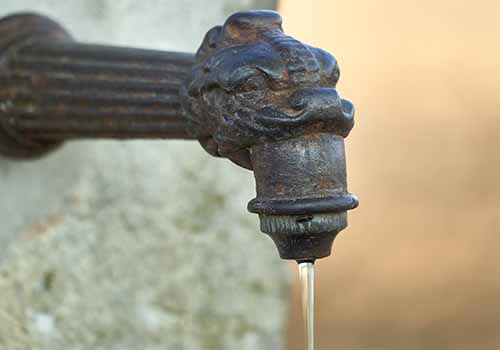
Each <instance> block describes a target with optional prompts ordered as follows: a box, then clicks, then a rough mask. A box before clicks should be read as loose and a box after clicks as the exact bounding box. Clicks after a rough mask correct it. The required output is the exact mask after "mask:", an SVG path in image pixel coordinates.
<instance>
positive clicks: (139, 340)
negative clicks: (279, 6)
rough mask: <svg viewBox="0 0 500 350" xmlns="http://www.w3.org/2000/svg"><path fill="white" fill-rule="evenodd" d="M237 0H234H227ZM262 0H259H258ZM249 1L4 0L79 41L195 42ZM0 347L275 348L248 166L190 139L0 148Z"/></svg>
mask: <svg viewBox="0 0 500 350" xmlns="http://www.w3.org/2000/svg"><path fill="white" fill-rule="evenodd" d="M235 4H238V5H239V6H236V5H235ZM259 6H260V5H259ZM249 7H255V2H253V1H229V0H212V1H210V6H208V5H207V2H204V1H201V0H200V1H188V0H184V1H169V2H165V1H160V0H156V1H155V0H150V1H134V0H121V1H116V0H99V1H98V0H92V1H87V0H80V1H55V0H43V1H42V0H29V1H28V0H22V1H21V0H3V1H2V6H1V8H0V15H5V14H7V13H12V12H15V11H19V10H31V11H38V12H43V13H45V14H49V15H51V16H53V17H55V18H58V19H60V20H62V22H63V23H64V25H65V26H66V27H67V28H68V29H69V30H70V32H71V33H73V34H74V35H75V37H76V38H78V39H79V40H86V41H93V42H102V43H114V44H123V45H134V46H142V47H152V48H155V47H156V48H162V49H172V50H181V51H193V50H195V49H196V47H197V46H198V45H199V43H200V42H201V40H202V38H203V34H204V33H205V32H206V30H208V29H209V28H210V27H211V26H212V25H214V24H219V23H221V22H222V21H223V19H224V18H225V17H226V16H227V15H228V13H229V12H230V11H234V10H237V9H238V8H249ZM0 191H1V192H0V193H1V194H2V197H1V199H0V213H1V214H0V220H1V226H0V296H1V297H0V349H9V350H16V349H33V350H35V349H40V350H42V349H51V350H59V349H61V350H62V349H71V350H73V349H106V350H112V349H120V350H121V349H127V350H132V349H147V350H151V349H155V350H156V349H176V350H177V349H187V350H196V349H203V350H205V349H208V350H210V349H214V350H215V349H217V350H220V349H243V350H244V349H249V350H250V349H279V348H281V346H282V333H283V326H284V320H285V316H286V304H287V276H286V268H285V264H284V263H283V262H282V261H281V260H279V259H278V256H277V254H276V251H275V248H274V246H273V244H272V243H271V241H270V240H269V239H268V238H267V237H266V236H264V235H262V234H259V232H258V222H257V218H256V217H254V216H252V215H250V214H248V213H247V212H246V210H245V207H246V202H247V201H248V200H249V199H250V198H252V197H253V196H254V183H253V178H252V174H251V173H250V172H248V171H245V170H242V169H239V168H237V167H236V166H234V165H232V164H231V163H230V162H228V161H226V160H220V159H214V158H211V157H210V156H208V155H207V154H205V153H204V152H203V151H202V150H201V147H200V146H199V145H198V144H197V143H195V142H183V141H168V142H167V141H164V142H159V141H155V142H151V141H148V142H143V141H134V142H123V143H119V142H112V141H100V142H96V141H93V142H74V143H69V144H67V145H65V146H64V147H63V148H62V149H61V150H60V151H58V152H56V153H54V154H53V155H51V156H49V157H47V158H45V159H42V160H39V161H36V162H28V163H21V162H12V161H9V160H6V159H0Z"/></svg>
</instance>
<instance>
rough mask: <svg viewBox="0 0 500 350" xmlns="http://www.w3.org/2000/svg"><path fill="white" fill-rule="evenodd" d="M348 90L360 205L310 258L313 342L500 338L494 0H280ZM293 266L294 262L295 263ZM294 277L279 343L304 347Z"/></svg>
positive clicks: (287, 21) (343, 344) (473, 345)
mask: <svg viewBox="0 0 500 350" xmlns="http://www.w3.org/2000/svg"><path fill="white" fill-rule="evenodd" d="M279 9H280V12H281V13H282V15H283V17H284V27H285V31H287V33H289V34H291V35H293V36H295V37H297V38H298V39H300V40H302V41H305V42H307V43H311V44H313V45H315V46H319V47H323V48H325V49H327V50H328V51H330V52H332V53H333V54H334V55H335V56H336V57H337V59H338V61H339V63H340V68H341V71H342V76H341V80H340V83H339V85H338V87H339V91H340V93H341V94H342V95H343V96H344V97H346V98H349V99H351V100H352V101H354V103H355V105H356V108H357V114H356V118H357V125H356V127H355V128H354V130H353V132H352V133H351V135H350V137H349V138H348V139H347V160H348V179H349V184H350V190H351V191H352V192H353V193H355V194H357V195H358V196H359V198H360V203H361V205H360V207H359V208H358V209H357V210H355V211H353V212H352V213H351V214H350V226H349V228H348V229H347V230H346V231H344V232H343V233H342V234H341V235H340V236H339V237H338V239H337V241H336V243H335V245H334V254H333V256H332V257H330V258H329V259H324V260H322V261H319V262H318V263H317V268H318V269H317V278H318V280H317V303H318V305H317V309H316V310H317V329H318V339H317V346H318V348H319V349H320V350H326V349H328V350H329V349H343V350H347V349H352V350H358V349H426V350H429V349H440V350H441V349H453V350H456V349H483V350H484V349H499V348H500V267H499V263H500V257H499V254H498V250H499V247H500V237H498V233H499V231H500V215H499V209H500V183H499V179H500V165H499V164H498V160H499V159H500V156H499V155H498V152H497V150H498V148H499V146H500V113H499V109H500V96H499V92H500V47H499V39H500V2H499V1H493V0H492V1H487V0H478V1H474V2H469V1H463V0H441V1H436V0H420V1H409V0H383V1H377V0H315V1H299V0H282V1H281V3H280V5H279ZM291 268H295V267H294V266H292V265H291ZM297 287H298V284H297V283H295V289H294V293H293V300H292V311H291V317H290V325H289V336H288V343H289V346H288V349H289V350H298V349H303V348H304V347H303V342H302V341H303V340H302V323H301V319H300V309H299V304H300V301H299V294H298V290H297Z"/></svg>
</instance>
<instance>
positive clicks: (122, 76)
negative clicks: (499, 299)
mask: <svg viewBox="0 0 500 350" xmlns="http://www.w3.org/2000/svg"><path fill="white" fill-rule="evenodd" d="M338 79H339V69H338V66H337V62H336V60H335V58H334V57H333V56H332V55H330V54H329V53H327V52H325V51H323V50H321V49H317V48H314V47H311V46H308V45H306V44H303V43H301V42H299V41H297V40H295V39H293V38H292V37H290V36H287V35H285V34H284V33H283V30H282V27H281V17H280V16H279V15H278V14H277V13H276V12H272V11H246V12H238V13H236V14H234V15H232V16H231V17H229V18H228V19H227V21H226V22H225V24H224V25H223V26H216V27H214V28H212V29H211V30H210V31H209V32H208V33H207V34H206V36H205V39H204V40H203V43H202V45H201V47H200V49H199V50H198V52H197V53H196V55H193V54H188V53H177V52H161V51H152V50H139V49H133V48H119V47H110V46H99V45H89V44H81V43H77V42H75V41H74V40H73V39H72V38H71V36H70V35H69V34H68V32H67V31H66V30H64V29H63V28H62V27H61V26H60V25H59V24H57V23H55V22H54V21H52V20H50V19H48V18H46V17H43V16H40V15H35V14H18V15H13V16H9V17H6V18H3V19H2V20H0V123H1V124H0V153H2V154H3V155H5V156H8V157H11V158H17V159H30V158H36V157H40V156H42V155H45V154H47V153H48V152H50V151H52V150H54V149H55V148H57V147H58V146H60V145H61V143H63V142H64V141H67V140H72V139H79V138H113V139H196V140H199V142H200V143H201V145H202V146H203V148H204V149H205V150H206V151H207V152H208V153H210V154H211V155H213V156H216V157H226V158H229V159H230V160H231V161H233V162H234V163H236V164H238V165H239V166H242V167H244V168H247V169H250V170H253V171H254V175H255V180H256V184H257V197H256V198H255V199H253V200H251V201H250V203H249V204H248V210H249V211H250V212H252V213H257V214H259V217H260V226H261V230H262V231H263V232H265V233H267V234H268V235H269V236H271V238H272V239H273V240H274V242H275V244H276V246H277V248H278V251H279V254H280V256H281V257H282V258H283V259H294V260H297V261H313V260H314V259H317V258H321V257H325V256H328V255H330V250H331V246H332V243H333V240H334V238H335V236H336V235H337V234H338V232H339V231H341V230H342V229H344V228H345V227H346V226H347V212H346V211H347V210H349V209H353V208H355V207H356V206H357V204H358V202H357V199H356V197H355V196H353V195H351V194H349V193H348V192H347V184H346V169H345V154H344V137H346V136H347V135H348V134H349V132H350V130H351V128H352V127H353V124H354V121H353V115H354V107H353V105H352V104H351V102H349V101H347V100H344V99H341V98H340V96H339V94H338V93H337V90H336V89H335V86H336V83H337V80H338Z"/></svg>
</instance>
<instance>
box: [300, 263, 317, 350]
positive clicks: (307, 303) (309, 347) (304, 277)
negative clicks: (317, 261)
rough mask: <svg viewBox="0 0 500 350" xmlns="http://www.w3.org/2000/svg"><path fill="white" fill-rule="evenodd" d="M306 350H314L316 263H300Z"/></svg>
mask: <svg viewBox="0 0 500 350" xmlns="http://www.w3.org/2000/svg"><path fill="white" fill-rule="evenodd" d="M299 278H300V289H301V293H302V319H303V321H304V334H305V344H306V350H314V263H313V262H301V263H299Z"/></svg>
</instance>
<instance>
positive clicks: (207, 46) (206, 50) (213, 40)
mask: <svg viewBox="0 0 500 350" xmlns="http://www.w3.org/2000/svg"><path fill="white" fill-rule="evenodd" d="M221 32H222V26H215V27H213V28H212V29H210V30H209V31H208V32H207V34H205V37H204V38H203V42H202V43H201V46H200V48H199V49H198V51H196V59H198V60H201V59H203V58H205V57H207V56H210V55H211V54H212V53H213V52H214V51H215V50H217V49H218V45H219V43H220V40H221Z"/></svg>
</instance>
